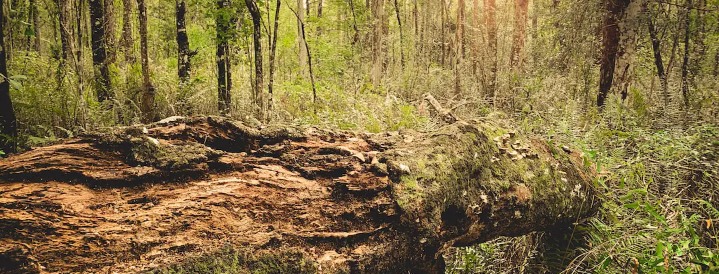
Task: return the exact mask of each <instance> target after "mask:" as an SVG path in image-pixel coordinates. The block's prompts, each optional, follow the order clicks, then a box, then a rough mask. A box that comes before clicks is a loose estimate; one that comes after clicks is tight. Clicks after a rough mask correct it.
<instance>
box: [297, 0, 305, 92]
mask: <svg viewBox="0 0 719 274" xmlns="http://www.w3.org/2000/svg"><path fill="white" fill-rule="evenodd" d="M297 15H298V16H297V48H299V51H297V67H298V68H299V71H300V76H301V77H303V78H304V77H306V72H307V71H306V67H305V66H306V65H307V47H305V41H304V40H303V39H304V36H303V35H302V27H301V26H300V25H302V24H303V21H304V20H305V19H304V18H305V0H297ZM304 79H307V78H304Z"/></svg>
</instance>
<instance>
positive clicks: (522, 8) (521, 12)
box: [510, 0, 529, 68]
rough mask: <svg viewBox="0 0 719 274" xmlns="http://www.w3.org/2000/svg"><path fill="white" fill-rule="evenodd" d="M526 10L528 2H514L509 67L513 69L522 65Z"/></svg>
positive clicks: (519, 0) (522, 0) (518, 0)
mask: <svg viewBox="0 0 719 274" xmlns="http://www.w3.org/2000/svg"><path fill="white" fill-rule="evenodd" d="M528 9H529V0H515V1H514V36H513V39H512V55H511V57H510V65H511V66H512V67H513V68H517V67H520V66H521V64H522V50H523V49H524V41H525V37H526V34H527V11H528Z"/></svg>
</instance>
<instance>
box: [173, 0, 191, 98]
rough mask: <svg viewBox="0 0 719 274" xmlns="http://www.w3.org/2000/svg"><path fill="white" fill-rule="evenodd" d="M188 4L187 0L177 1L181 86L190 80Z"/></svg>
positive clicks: (176, 17) (178, 58) (176, 16)
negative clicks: (186, 20)
mask: <svg viewBox="0 0 719 274" xmlns="http://www.w3.org/2000/svg"><path fill="white" fill-rule="evenodd" d="M186 10H187V5H186V3H185V0H176V1H175V23H176V26H177V76H178V77H179V78H180V88H183V87H185V85H187V83H188V82H189V81H190V71H191V67H190V57H191V51H190V42H189V40H188V38H187V28H186V26H185V13H186Z"/></svg>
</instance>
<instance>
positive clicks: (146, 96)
mask: <svg viewBox="0 0 719 274" xmlns="http://www.w3.org/2000/svg"><path fill="white" fill-rule="evenodd" d="M137 11H138V13H139V15H140V16H139V17H140V59H141V63H142V87H143V91H142V103H141V105H140V108H141V110H142V119H143V121H144V122H145V123H149V122H152V121H153V120H154V119H155V87H153V86H152V82H151V81H150V59H149V56H148V55H147V7H146V6H145V0H137Z"/></svg>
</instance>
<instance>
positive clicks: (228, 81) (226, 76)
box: [215, 0, 300, 115]
mask: <svg viewBox="0 0 719 274" xmlns="http://www.w3.org/2000/svg"><path fill="white" fill-rule="evenodd" d="M298 1H300V0H298ZM229 7H230V0H218V1H217V9H218V13H217V17H216V18H215V22H216V25H217V93H218V99H217V103H218V109H219V111H220V113H221V114H222V115H228V114H230V111H231V107H232V97H231V96H230V91H231V90H232V71H231V70H230V46H229V44H228V42H229V40H230V37H229V36H230V33H229V32H230V28H231V27H232V22H231V21H232V20H231V19H230V17H231V16H232V15H230V14H229V13H230V12H231V11H230V10H229Z"/></svg>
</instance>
